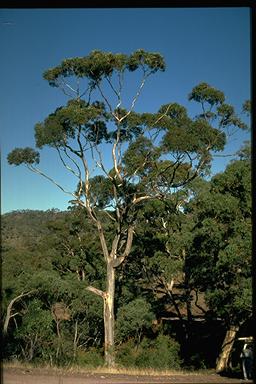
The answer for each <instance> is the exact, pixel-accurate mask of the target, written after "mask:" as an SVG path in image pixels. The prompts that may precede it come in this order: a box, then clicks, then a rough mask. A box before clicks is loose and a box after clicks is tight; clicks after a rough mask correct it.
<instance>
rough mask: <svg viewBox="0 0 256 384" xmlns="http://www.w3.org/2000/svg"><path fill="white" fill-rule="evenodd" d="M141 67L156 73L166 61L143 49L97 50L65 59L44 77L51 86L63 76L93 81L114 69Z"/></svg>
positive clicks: (119, 70) (118, 70)
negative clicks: (125, 52) (119, 51)
mask: <svg viewBox="0 0 256 384" xmlns="http://www.w3.org/2000/svg"><path fill="white" fill-rule="evenodd" d="M139 67H142V68H143V69H144V70H146V71H147V72H151V73H154V72H156V71H158V70H161V71H163V70H164V69H165V63H164V59H163V57H162V56H161V55H160V54H158V53H150V52H145V51H144V50H142V49H140V50H137V51H135V52H134V53H133V54H131V55H130V56H127V55H124V54H120V53H118V54H113V53H111V52H103V51H96V50H95V51H92V52H91V53H90V54H89V55H88V56H85V57H76V58H72V59H66V60H63V61H62V63H61V64H60V65H59V66H57V67H55V68H52V69H49V70H47V71H45V73H44V78H45V80H47V81H48V82H49V84H50V85H51V86H55V87H56V86H58V80H59V79H60V78H61V77H67V76H77V77H87V78H88V79H89V80H91V81H94V82H99V81H101V80H102V78H104V77H107V76H111V75H112V74H113V72H114V71H117V72H123V71H124V70H125V69H128V70H129V71H135V70H136V69H138V68H139Z"/></svg>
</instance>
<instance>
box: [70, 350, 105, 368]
mask: <svg viewBox="0 0 256 384" xmlns="http://www.w3.org/2000/svg"><path fill="white" fill-rule="evenodd" d="M75 362H76V364H78V365H79V366H80V367H86V368H97V367H100V366H103V364H104V359H103V353H102V351H100V350H99V349H96V348H89V349H88V350H87V351H82V350H79V351H78V353H77V356H76V359H75Z"/></svg>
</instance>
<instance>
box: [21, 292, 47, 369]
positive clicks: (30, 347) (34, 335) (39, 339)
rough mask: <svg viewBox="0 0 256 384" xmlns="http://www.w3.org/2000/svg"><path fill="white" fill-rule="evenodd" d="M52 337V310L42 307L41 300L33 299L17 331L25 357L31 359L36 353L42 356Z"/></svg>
mask: <svg viewBox="0 0 256 384" xmlns="http://www.w3.org/2000/svg"><path fill="white" fill-rule="evenodd" d="M52 337H53V319H52V316H51V313H50V311H49V310H46V309H43V308H42V302H41V301H40V300H38V299H34V300H32V301H31V302H30V303H29V304H28V307H27V309H26V312H25V314H24V315H23V316H22V324H21V326H20V327H19V328H18V329H17V330H16V332H15V339H16V341H17V342H18V343H20V347H21V350H22V352H23V357H24V358H25V359H27V360H29V361H30V360H32V359H33V358H35V356H36V355H39V356H42V353H43V350H44V349H45V347H46V348H47V345H48V344H49V343H51V340H52Z"/></svg>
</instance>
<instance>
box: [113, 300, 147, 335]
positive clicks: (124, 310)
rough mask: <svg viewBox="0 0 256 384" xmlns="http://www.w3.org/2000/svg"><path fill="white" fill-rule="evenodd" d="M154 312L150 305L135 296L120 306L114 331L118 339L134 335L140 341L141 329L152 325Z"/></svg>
mask: <svg viewBox="0 0 256 384" xmlns="http://www.w3.org/2000/svg"><path fill="white" fill-rule="evenodd" d="M153 319H154V314H153V313H152V310H151V305H150V304H149V303H148V302H147V301H146V300H145V299H143V298H137V299H135V300H133V301H131V302H129V303H128V304H126V305H124V306H123V307H121V308H120V309H119V311H118V313H117V321H116V333H117V340H118V341H121V342H122V341H125V340H127V339H128V338H129V337H131V336H134V335H136V336H135V337H134V338H135V340H138V341H140V337H141V334H142V332H143V331H145V330H147V329H149V328H150V327H151V326H152V321H153Z"/></svg>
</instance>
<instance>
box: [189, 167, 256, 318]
mask: <svg viewBox="0 0 256 384" xmlns="http://www.w3.org/2000/svg"><path fill="white" fill-rule="evenodd" d="M251 205H252V202H251V171H250V161H249V160H236V161H233V162H231V163H230V164H229V165H228V167H227V168H226V170H225V172H223V173H220V174H218V175H216V176H215V177H213V179H212V181H211V188H210V190H209V191H208V192H207V193H206V194H199V195H198V196H197V198H196V199H195V200H194V201H193V202H191V207H193V211H194V213H195V215H196V216H197V222H198V224H197V225H196V226H195V228H194V230H193V233H194V239H193V243H192V246H191V251H190V255H189V257H188V260H187V264H188V268H190V272H191V281H192V282H193V284H194V285H197V286H198V287H200V289H201V290H202V291H205V293H206V300H207V303H208V305H209V307H210V309H211V310H212V311H213V312H214V313H215V314H216V315H217V316H220V317H222V318H223V319H225V321H226V322H227V324H240V323H241V322H243V321H244V320H245V319H247V318H249V317H250V315H251V311H252V307H251V305H252V293H251V289H250V286H251V246H252V244H251V242H252V239H251V230H252V223H251ZM199 266H200V268H199Z"/></svg>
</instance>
